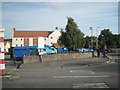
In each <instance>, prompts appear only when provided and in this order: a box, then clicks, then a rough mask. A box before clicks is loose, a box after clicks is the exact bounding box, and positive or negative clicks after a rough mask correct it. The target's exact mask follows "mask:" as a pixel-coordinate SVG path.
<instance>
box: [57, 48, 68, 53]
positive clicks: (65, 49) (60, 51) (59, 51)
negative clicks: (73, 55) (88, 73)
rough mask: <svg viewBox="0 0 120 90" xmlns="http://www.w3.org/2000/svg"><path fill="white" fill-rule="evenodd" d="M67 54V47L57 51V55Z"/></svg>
mask: <svg viewBox="0 0 120 90" xmlns="http://www.w3.org/2000/svg"><path fill="white" fill-rule="evenodd" d="M62 52H63V53H66V52H68V48H66V47H60V48H58V50H57V53H62Z"/></svg>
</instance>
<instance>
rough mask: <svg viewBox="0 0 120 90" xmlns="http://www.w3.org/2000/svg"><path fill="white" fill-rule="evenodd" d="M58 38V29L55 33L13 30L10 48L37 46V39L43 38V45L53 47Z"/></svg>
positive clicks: (59, 33)
mask: <svg viewBox="0 0 120 90" xmlns="http://www.w3.org/2000/svg"><path fill="white" fill-rule="evenodd" d="M60 36H61V32H60V31H59V30H58V27H56V30H55V31H17V30H15V28H13V36H12V47H18V46H19V47H22V46H38V37H44V45H49V46H53V44H54V43H57V40H58V39H59V37H60Z"/></svg>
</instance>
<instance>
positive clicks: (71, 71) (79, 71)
mask: <svg viewBox="0 0 120 90" xmlns="http://www.w3.org/2000/svg"><path fill="white" fill-rule="evenodd" d="M81 71H82V70H71V71H70V72H81Z"/></svg>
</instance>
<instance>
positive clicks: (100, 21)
mask: <svg viewBox="0 0 120 90" xmlns="http://www.w3.org/2000/svg"><path fill="white" fill-rule="evenodd" d="M67 17H72V18H73V19H74V21H75V22H76V23H77V25H78V28H79V29H80V30H81V31H82V32H83V33H84V34H85V36H90V35H91V31H90V29H89V27H93V35H94V36H96V30H97V35H99V34H100V31H101V30H103V29H110V31H111V32H112V33H113V34H117V33H118V2H2V28H5V38H6V39H8V38H12V33H13V28H14V27H15V28H16V30H35V31H36V30H38V31H54V30H55V27H58V28H59V30H60V28H64V29H65V27H66V24H67ZM97 27H100V28H97Z"/></svg>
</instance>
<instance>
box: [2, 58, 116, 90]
mask: <svg viewBox="0 0 120 90" xmlns="http://www.w3.org/2000/svg"><path fill="white" fill-rule="evenodd" d="M87 60H88V61H91V62H92V61H94V60H96V61H97V62H101V61H104V60H105V61H107V59H105V58H89V59H81V62H80V61H78V60H74V62H73V61H72V60H68V61H65V62H62V61H60V62H61V63H60V62H49V63H48V62H47V63H44V62H43V63H34V64H28V65H27V64H26V65H23V66H22V67H21V68H20V69H17V70H16V71H14V72H13V73H12V74H14V75H19V76H20V78H19V79H12V80H4V79H3V88H118V63H117V62H115V63H112V64H110V63H106V64H102V65H99V64H98V65H95V63H94V64H93V65H92V64H90V65H89V63H90V62H89V63H88V62H86V61H87ZM83 61H85V62H86V63H84V62H83ZM78 62H79V63H78ZM97 62H96V63H97ZM76 63H78V64H76ZM87 64H88V65H87ZM84 65H85V66H84Z"/></svg>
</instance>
